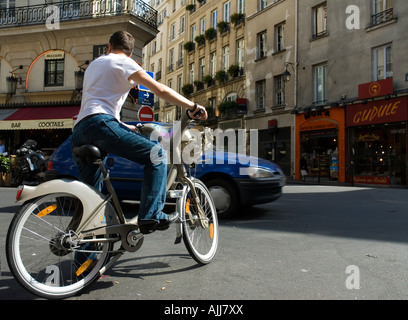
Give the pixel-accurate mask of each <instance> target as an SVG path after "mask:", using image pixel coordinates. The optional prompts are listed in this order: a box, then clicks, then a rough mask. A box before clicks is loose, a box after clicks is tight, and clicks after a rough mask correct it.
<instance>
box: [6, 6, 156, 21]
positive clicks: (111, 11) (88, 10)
mask: <svg viewBox="0 0 408 320" xmlns="http://www.w3.org/2000/svg"><path fill="white" fill-rule="evenodd" d="M56 8H58V9H59V21H60V22H64V21H71V20H79V19H93V18H101V17H110V16H118V15H123V14H130V15H132V16H134V17H136V18H138V19H140V20H142V21H143V22H145V23H147V24H148V25H149V26H152V27H153V28H157V11H156V10H155V9H153V8H152V7H150V6H149V5H148V4H146V3H145V2H143V1H142V0H131V1H123V0H85V1H83V0H77V1H61V2H56V3H55V2H54V3H52V4H41V5H31V6H23V7H16V8H13V9H4V10H0V28H7V27H17V26H26V25H36V24H45V23H46V22H47V20H48V19H51V18H52V19H56V18H57V17H58V16H57V14H56V13H55V11H56ZM51 16H52V17H51Z"/></svg>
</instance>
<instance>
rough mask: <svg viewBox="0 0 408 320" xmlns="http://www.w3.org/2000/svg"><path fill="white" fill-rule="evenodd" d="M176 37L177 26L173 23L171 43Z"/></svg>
mask: <svg viewBox="0 0 408 320" xmlns="http://www.w3.org/2000/svg"><path fill="white" fill-rule="evenodd" d="M175 37H176V24H175V23H172V24H171V26H170V41H173V40H174V39H175Z"/></svg>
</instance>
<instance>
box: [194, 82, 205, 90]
mask: <svg viewBox="0 0 408 320" xmlns="http://www.w3.org/2000/svg"><path fill="white" fill-rule="evenodd" d="M194 85H195V86H196V88H197V91H200V90H203V89H204V83H203V82H202V81H194Z"/></svg>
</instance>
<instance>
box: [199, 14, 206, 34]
mask: <svg viewBox="0 0 408 320" xmlns="http://www.w3.org/2000/svg"><path fill="white" fill-rule="evenodd" d="M206 24H207V19H206V17H203V18H201V19H200V34H204V33H205V30H206Z"/></svg>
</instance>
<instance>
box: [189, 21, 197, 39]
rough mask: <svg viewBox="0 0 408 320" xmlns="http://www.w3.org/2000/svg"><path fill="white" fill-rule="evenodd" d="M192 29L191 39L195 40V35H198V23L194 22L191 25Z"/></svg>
mask: <svg viewBox="0 0 408 320" xmlns="http://www.w3.org/2000/svg"><path fill="white" fill-rule="evenodd" d="M190 31H191V32H190V35H191V37H190V40H191V41H195V37H196V25H195V24H193V25H192V26H191V28H190Z"/></svg>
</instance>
